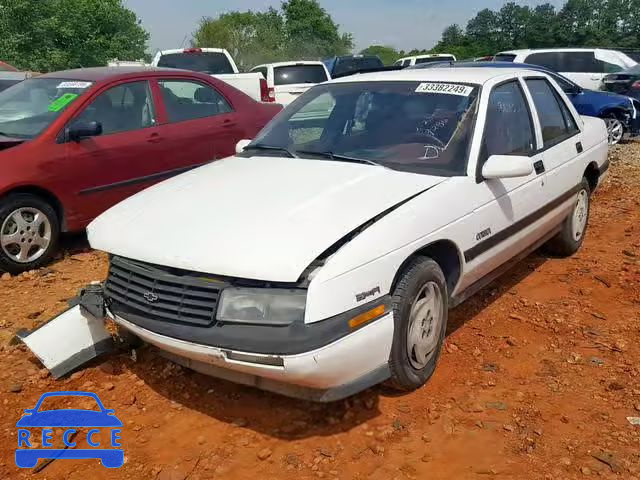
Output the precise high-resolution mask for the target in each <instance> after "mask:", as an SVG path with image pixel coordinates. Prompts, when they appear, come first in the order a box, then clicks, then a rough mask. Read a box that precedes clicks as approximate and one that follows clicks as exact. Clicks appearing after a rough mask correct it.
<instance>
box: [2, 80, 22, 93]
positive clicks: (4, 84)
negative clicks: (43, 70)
mask: <svg viewBox="0 0 640 480" xmlns="http://www.w3.org/2000/svg"><path fill="white" fill-rule="evenodd" d="M20 81H21V80H0V92H1V91H3V90H6V89H7V88H9V87H10V86H12V85H15V84H16V83H19V82H20Z"/></svg>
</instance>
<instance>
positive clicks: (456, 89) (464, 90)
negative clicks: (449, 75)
mask: <svg viewBox="0 0 640 480" xmlns="http://www.w3.org/2000/svg"><path fill="white" fill-rule="evenodd" d="M416 92H417V93H444V94H447V95H460V96H462V97H468V96H469V95H471V92H473V87H470V86H468V85H459V84H455V83H432V82H427V83H421V84H420V85H418V88H416Z"/></svg>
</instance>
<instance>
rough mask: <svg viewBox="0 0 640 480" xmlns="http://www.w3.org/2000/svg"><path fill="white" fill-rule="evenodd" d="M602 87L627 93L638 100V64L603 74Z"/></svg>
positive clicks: (639, 70)
mask: <svg viewBox="0 0 640 480" xmlns="http://www.w3.org/2000/svg"><path fill="white" fill-rule="evenodd" d="M602 89H603V90H607V91H609V92H615V93H619V94H621V95H628V96H629V97H633V98H635V99H637V100H639V101H640V64H639V65H636V66H634V67H631V68H628V69H626V70H623V71H621V72H618V73H612V74H610V75H607V76H605V77H604V79H603V80H602ZM639 115H640V112H639Z"/></svg>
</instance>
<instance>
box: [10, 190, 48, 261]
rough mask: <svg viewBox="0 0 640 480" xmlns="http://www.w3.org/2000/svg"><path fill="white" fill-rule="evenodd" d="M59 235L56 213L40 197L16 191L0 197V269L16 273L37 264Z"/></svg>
mask: <svg viewBox="0 0 640 480" xmlns="http://www.w3.org/2000/svg"><path fill="white" fill-rule="evenodd" d="M59 236H60V223H59V220H58V216H57V214H56V212H55V210H54V209H53V208H52V207H51V205H49V204H48V203H47V202H45V201H44V200H42V199H41V198H39V197H37V196H35V195H31V194H23V193H20V194H13V195H9V196H8V197H6V198H5V199H3V200H2V201H0V270H3V271H7V272H9V273H13V274H16V273H20V272H24V271H27V270H33V269H35V268H39V267H41V266H42V265H44V264H45V263H47V262H48V261H49V260H50V259H51V257H52V255H53V254H54V252H55V250H56V247H57V244H58V237H59Z"/></svg>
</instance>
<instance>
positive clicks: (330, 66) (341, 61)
mask: <svg viewBox="0 0 640 480" xmlns="http://www.w3.org/2000/svg"><path fill="white" fill-rule="evenodd" d="M324 64H325V65H326V67H327V70H329V75H330V76H331V78H338V77H342V76H345V75H351V74H352V73H353V72H356V71H358V72H364V71H367V70H376V69H380V68H384V63H382V60H380V57H378V56H377V55H345V56H342V57H332V58H328V59H326V60H324Z"/></svg>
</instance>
